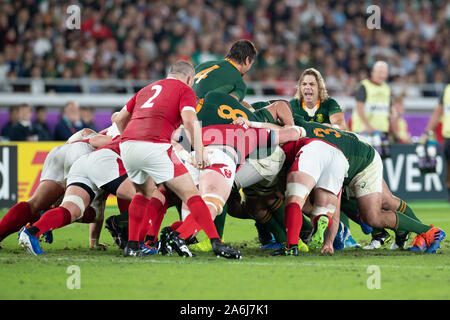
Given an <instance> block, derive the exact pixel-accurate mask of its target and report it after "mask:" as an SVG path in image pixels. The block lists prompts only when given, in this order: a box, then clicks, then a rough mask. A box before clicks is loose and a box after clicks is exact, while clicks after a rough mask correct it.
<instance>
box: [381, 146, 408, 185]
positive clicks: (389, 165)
mask: <svg viewBox="0 0 450 320" xmlns="http://www.w3.org/2000/svg"><path fill="white" fill-rule="evenodd" d="M396 160H397V161H396V163H395V166H394V164H393V160H392V159H391V158H388V159H386V160H385V161H384V167H385V168H386V173H387V177H388V183H389V189H390V190H391V191H392V192H396V191H397V190H398V186H399V185H400V178H401V177H402V171H403V162H404V161H405V155H403V154H399V155H398V157H397V159H396Z"/></svg>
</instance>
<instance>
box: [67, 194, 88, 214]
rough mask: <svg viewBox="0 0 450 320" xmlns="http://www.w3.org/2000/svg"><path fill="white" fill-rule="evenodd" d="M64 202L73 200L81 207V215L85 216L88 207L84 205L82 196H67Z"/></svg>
mask: <svg viewBox="0 0 450 320" xmlns="http://www.w3.org/2000/svg"><path fill="white" fill-rule="evenodd" d="M64 202H72V203H73V204H75V205H76V206H77V207H78V208H80V211H81V216H83V213H84V210H85V209H86V207H85V206H84V201H83V199H82V198H81V197H80V196H76V195H70V196H65V197H64V199H63V201H62V203H64ZM81 216H80V217H81Z"/></svg>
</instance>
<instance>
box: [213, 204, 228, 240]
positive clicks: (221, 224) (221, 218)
mask: <svg viewBox="0 0 450 320" xmlns="http://www.w3.org/2000/svg"><path fill="white" fill-rule="evenodd" d="M227 211H228V205H227V204H226V203H225V205H224V206H223V210H222V213H221V214H220V215H218V216H217V217H216V218H215V219H214V225H215V226H216V229H217V233H218V234H219V237H220V239H223V229H224V228H225V218H226V217H227Z"/></svg>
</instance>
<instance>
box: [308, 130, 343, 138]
mask: <svg viewBox="0 0 450 320" xmlns="http://www.w3.org/2000/svg"><path fill="white" fill-rule="evenodd" d="M314 134H315V135H316V136H317V137H321V138H323V137H325V136H324V134H326V135H329V134H334V136H335V137H336V138H340V137H341V134H340V133H339V132H337V131H336V130H334V129H331V128H327V129H322V128H315V129H314Z"/></svg>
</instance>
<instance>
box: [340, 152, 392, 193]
mask: <svg viewBox="0 0 450 320" xmlns="http://www.w3.org/2000/svg"><path fill="white" fill-rule="evenodd" d="M346 190H347V194H348V196H350V197H356V198H360V197H362V196H365V195H368V194H371V193H375V192H380V193H381V192H382V191H383V161H382V160H381V157H380V155H379V154H378V152H376V151H375V156H374V158H373V160H372V162H371V163H370V164H369V165H368V166H367V167H366V168H365V169H364V170H363V171H361V172H360V173H358V174H357V175H355V176H354V177H353V179H352V180H351V181H350V183H349V184H348V188H347V189H346Z"/></svg>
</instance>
